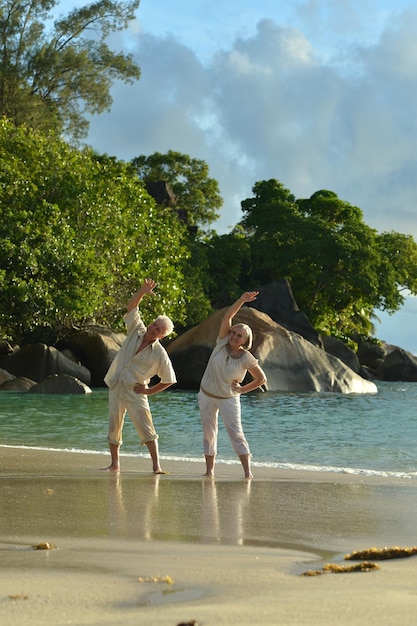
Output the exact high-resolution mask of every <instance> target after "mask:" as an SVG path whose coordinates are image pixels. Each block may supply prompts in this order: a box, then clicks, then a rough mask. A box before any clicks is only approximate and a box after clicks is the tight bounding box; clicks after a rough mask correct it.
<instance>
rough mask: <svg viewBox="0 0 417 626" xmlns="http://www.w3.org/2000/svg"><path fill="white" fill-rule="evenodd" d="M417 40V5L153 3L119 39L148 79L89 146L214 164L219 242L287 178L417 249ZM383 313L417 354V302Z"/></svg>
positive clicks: (378, 0) (117, 93)
mask: <svg viewBox="0 0 417 626" xmlns="http://www.w3.org/2000/svg"><path fill="white" fill-rule="evenodd" d="M80 4H85V2H81V0H62V1H61V2H60V4H59V8H60V10H62V12H67V10H69V9H70V8H72V7H74V6H78V5H80ZM416 32H417V3H416V2H415V0H396V1H395V2H394V1H393V0H256V2H254V1H253V0H226V1H225V0H207V1H206V0H176V1H175V2H173V1H172V0H141V4H140V6H139V9H138V11H137V13H136V20H135V21H134V22H132V23H131V24H130V26H129V29H128V30H127V31H124V32H122V33H117V34H114V35H113V36H112V38H111V40H110V45H111V47H112V48H113V49H115V50H122V51H124V52H129V53H130V54H132V55H133V57H134V59H135V60H136V62H137V63H138V65H139V66H140V68H141V78H140V80H139V81H138V82H137V83H135V84H134V85H124V84H122V83H116V84H115V85H114V86H113V88H112V92H111V93H112V97H113V105H112V108H111V111H110V112H108V113H103V114H101V115H99V116H94V117H92V118H91V122H90V132H89V136H88V139H87V142H88V143H89V144H90V145H91V146H92V147H93V148H94V149H95V150H97V151H99V152H104V153H107V154H110V155H113V156H116V157H117V158H120V159H124V160H130V159H132V158H133V157H135V156H138V155H141V154H144V155H149V154H152V153H153V152H167V151H168V150H175V151H178V152H181V153H185V154H189V155H190V156H191V157H193V158H197V159H202V160H204V161H205V162H206V163H207V164H208V166H209V174H210V176H211V177H213V178H215V179H216V180H217V181H218V183H219V187H220V193H221V196H222V198H223V201H224V204H223V207H222V209H221V216H220V219H219V220H218V221H217V222H216V223H214V224H213V227H214V228H215V230H217V232H219V233H220V234H221V233H226V232H228V231H229V230H230V229H231V228H232V227H233V226H235V225H236V224H237V222H239V221H240V219H241V218H242V213H241V209H240V202H241V200H243V199H245V198H248V197H250V196H251V191H252V187H253V185H254V183H255V182H257V181H259V180H267V179H269V178H275V179H277V180H279V181H280V182H281V183H282V184H283V185H284V186H285V187H287V188H288V189H289V190H290V191H291V192H292V193H293V194H294V195H295V196H296V197H297V198H307V197H310V196H311V195H312V194H313V193H315V192H316V191H318V190H320V189H328V190H331V191H333V192H335V193H336V194H337V195H338V196H339V198H341V199H342V200H345V201H347V202H349V203H350V204H352V205H355V206H358V207H360V208H361V210H362V212H363V216H364V221H365V222H366V223H367V224H368V225H369V226H371V227H372V228H375V229H376V230H377V231H378V232H386V231H391V230H394V231H397V232H400V233H404V234H410V235H413V236H414V238H415V239H416V241H417V207H416V200H417V176H416V170H417V38H416V35H415V33H416ZM277 278H278V277H277ZM294 296H295V298H297V294H294ZM376 313H377V315H378V317H379V318H380V323H377V325H376V335H377V336H378V337H379V338H380V339H383V340H385V341H387V342H388V343H392V344H394V345H398V346H401V347H403V348H405V349H406V350H409V351H410V352H413V353H414V354H417V332H416V330H417V297H412V296H408V297H407V299H406V304H405V305H404V307H403V308H402V309H401V310H400V311H399V312H397V313H395V314H394V315H393V316H388V315H387V314H384V313H380V312H378V311H377V312H376Z"/></svg>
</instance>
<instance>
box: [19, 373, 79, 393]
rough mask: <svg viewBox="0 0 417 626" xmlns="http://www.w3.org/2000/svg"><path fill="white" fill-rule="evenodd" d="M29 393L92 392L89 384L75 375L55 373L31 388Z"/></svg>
mask: <svg viewBox="0 0 417 626" xmlns="http://www.w3.org/2000/svg"><path fill="white" fill-rule="evenodd" d="M29 393H50V394H76V393H84V394H86V393H91V389H90V387H89V386H88V385H86V384H85V383H83V382H82V381H81V380H78V378H74V376H68V375H67V374H53V375H52V376H48V377H47V378H45V380H43V381H42V382H40V383H38V384H37V385H34V386H33V387H31V388H30V389H29Z"/></svg>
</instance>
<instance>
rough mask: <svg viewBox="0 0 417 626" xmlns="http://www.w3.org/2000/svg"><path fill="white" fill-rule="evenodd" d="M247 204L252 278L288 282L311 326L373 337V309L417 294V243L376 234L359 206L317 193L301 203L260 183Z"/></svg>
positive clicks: (274, 184) (277, 186) (393, 306)
mask: <svg viewBox="0 0 417 626" xmlns="http://www.w3.org/2000/svg"><path fill="white" fill-rule="evenodd" d="M253 191H254V197H252V198H248V199H246V200H244V201H243V202H242V209H243V212H244V218H243V220H242V225H243V226H244V227H245V228H246V232H247V234H248V238H249V241H250V244H251V251H252V253H251V254H252V259H253V262H254V265H255V271H254V274H255V275H257V276H258V278H259V280H260V284H262V283H263V284H265V283H267V282H269V281H270V280H273V279H274V278H281V277H287V278H289V280H290V281H291V284H292V288H293V291H294V294H295V296H296V299H297V302H298V304H299V306H300V307H301V308H302V309H303V310H304V311H305V312H306V314H307V315H308V316H309V318H310V321H311V322H312V323H313V325H314V326H315V327H316V328H317V329H318V330H320V331H321V332H324V333H326V334H333V335H335V336H339V337H340V338H342V339H348V338H350V337H357V336H358V335H364V336H367V335H369V334H370V333H371V332H372V323H371V321H372V318H373V317H374V311H375V309H377V310H378V309H379V310H384V311H389V312H394V311H396V310H398V308H399V307H400V306H401V304H402V303H403V301H404V296H403V291H404V290H405V289H408V290H409V291H411V293H414V294H415V293H417V244H416V243H415V242H414V240H413V238H412V237H410V236H405V235H400V234H399V233H383V234H378V233H377V231H376V230H374V229H372V228H370V227H369V226H368V225H367V224H365V223H364V221H363V214H362V211H361V209H360V208H358V207H355V206H352V205H350V204H349V203H348V202H345V201H343V200H340V199H339V198H338V197H337V195H336V194H335V193H333V192H331V191H327V190H320V191H317V192H316V193H314V194H313V195H312V196H311V197H310V198H308V199H300V200H296V199H295V198H294V196H293V195H292V194H291V193H290V192H289V191H288V190H286V189H285V188H284V187H283V186H282V184H281V183H279V182H278V181H276V180H269V181H261V182H259V183H256V184H255V186H254V188H253Z"/></svg>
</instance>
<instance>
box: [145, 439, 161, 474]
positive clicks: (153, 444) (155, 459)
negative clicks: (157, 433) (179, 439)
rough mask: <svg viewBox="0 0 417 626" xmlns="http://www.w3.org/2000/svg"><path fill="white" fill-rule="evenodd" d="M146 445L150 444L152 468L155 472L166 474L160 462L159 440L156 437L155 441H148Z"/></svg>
mask: <svg viewBox="0 0 417 626" xmlns="http://www.w3.org/2000/svg"><path fill="white" fill-rule="evenodd" d="M146 445H147V446H148V450H149V454H150V455H151V459H152V470H153V473H154V474H166V472H164V470H163V469H161V466H160V464H159V447H158V440H157V439H154V440H153V441H147V442H146Z"/></svg>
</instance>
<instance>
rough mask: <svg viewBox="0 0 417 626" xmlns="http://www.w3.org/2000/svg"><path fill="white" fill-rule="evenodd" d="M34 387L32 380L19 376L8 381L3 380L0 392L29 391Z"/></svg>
mask: <svg viewBox="0 0 417 626" xmlns="http://www.w3.org/2000/svg"><path fill="white" fill-rule="evenodd" d="M34 385H36V383H35V381H34V380H30V378H25V377H24V376H19V377H17V378H15V377H13V378H10V379H9V380H5V381H4V382H3V383H1V385H0V391H22V392H24V391H29V389H31V388H32V387H33V386H34Z"/></svg>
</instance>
